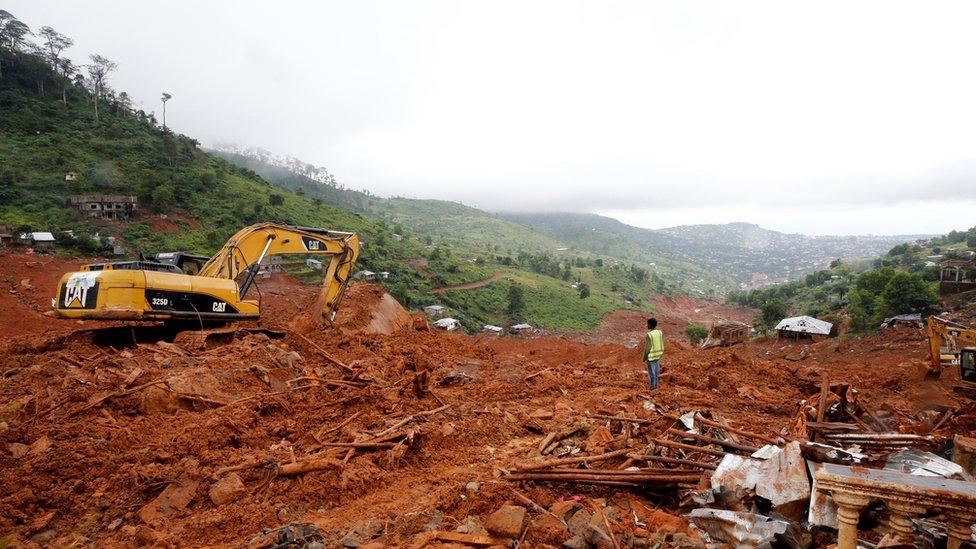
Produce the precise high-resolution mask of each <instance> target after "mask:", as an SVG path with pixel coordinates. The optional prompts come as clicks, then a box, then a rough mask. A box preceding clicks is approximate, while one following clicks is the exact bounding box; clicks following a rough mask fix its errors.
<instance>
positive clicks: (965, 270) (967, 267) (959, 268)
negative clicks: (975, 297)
mask: <svg viewBox="0 0 976 549" xmlns="http://www.w3.org/2000/svg"><path fill="white" fill-rule="evenodd" d="M941 268H942V272H941V274H940V276H939V295H949V294H958V293H960V292H968V291H969V290H976V260H972V259H949V260H947V261H943V262H942V264H941Z"/></svg>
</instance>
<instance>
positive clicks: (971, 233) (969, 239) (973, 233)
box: [966, 227, 976, 248]
mask: <svg viewBox="0 0 976 549" xmlns="http://www.w3.org/2000/svg"><path fill="white" fill-rule="evenodd" d="M966 245H967V246H969V247H970V248H976V227H973V228H972V229H969V230H968V231H966Z"/></svg>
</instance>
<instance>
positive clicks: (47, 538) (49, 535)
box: [31, 528, 58, 545]
mask: <svg viewBox="0 0 976 549" xmlns="http://www.w3.org/2000/svg"><path fill="white" fill-rule="evenodd" d="M57 536H58V532H57V530H55V529H54V528H48V529H47V530H42V531H40V532H38V533H36V534H34V535H33V536H31V541H33V542H34V543H36V544H38V545H46V544H48V543H51V542H52V541H53V540H54V538H56V537H57Z"/></svg>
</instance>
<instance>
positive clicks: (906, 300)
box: [729, 227, 976, 332]
mask: <svg viewBox="0 0 976 549" xmlns="http://www.w3.org/2000/svg"><path fill="white" fill-rule="evenodd" d="M970 240H973V241H974V242H976V227H974V228H972V229H969V230H968V231H952V232H950V233H949V234H947V235H944V236H938V237H935V238H931V239H929V240H916V241H915V242H912V243H905V244H898V245H896V246H894V247H892V248H891V249H890V250H889V251H888V253H886V254H885V255H883V256H881V257H879V258H877V259H875V260H873V261H870V262H865V261H862V262H843V261H840V260H837V261H834V262H833V263H831V268H830V269H826V270H822V271H817V272H814V273H811V274H809V275H807V276H806V277H805V278H804V279H803V280H798V281H795V282H790V283H787V284H782V285H778V286H770V287H766V288H760V289H758V290H754V291H752V292H749V293H743V292H733V293H731V294H730V295H729V300H730V301H732V302H735V303H740V304H743V305H748V306H751V307H756V308H759V309H760V311H761V313H760V315H759V317H758V318H757V319H756V325H757V327H759V328H762V329H767V330H768V329H771V328H772V327H773V326H774V325H775V322H777V321H778V320H779V319H780V318H782V317H783V316H786V315H788V314H791V313H795V314H807V315H810V316H816V317H820V318H824V319H825V320H830V321H838V320H841V319H842V318H843V317H844V316H846V317H847V318H848V319H849V321H850V329H851V331H853V332H865V331H868V330H872V329H874V328H876V327H877V326H879V325H880V323H881V321H882V320H883V319H885V318H886V317H889V316H893V315H897V314H902V313H911V312H920V313H923V314H925V313H929V312H931V310H932V308H933V307H934V306H935V304H936V302H937V300H938V280H939V266H938V262H939V261H942V260H944V259H954V258H955V259H967V258H970V257H972V256H973V251H972V250H967V247H971V246H969V241H970Z"/></svg>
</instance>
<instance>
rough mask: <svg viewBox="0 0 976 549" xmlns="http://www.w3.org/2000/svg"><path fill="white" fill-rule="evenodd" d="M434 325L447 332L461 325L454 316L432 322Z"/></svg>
mask: <svg viewBox="0 0 976 549" xmlns="http://www.w3.org/2000/svg"><path fill="white" fill-rule="evenodd" d="M434 326H435V327H437V328H440V329H441V330H447V331H448V332H453V331H454V330H457V329H458V328H460V327H461V322H460V321H458V319H456V318H451V317H447V318H442V319H440V320H437V321H435V322H434Z"/></svg>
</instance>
